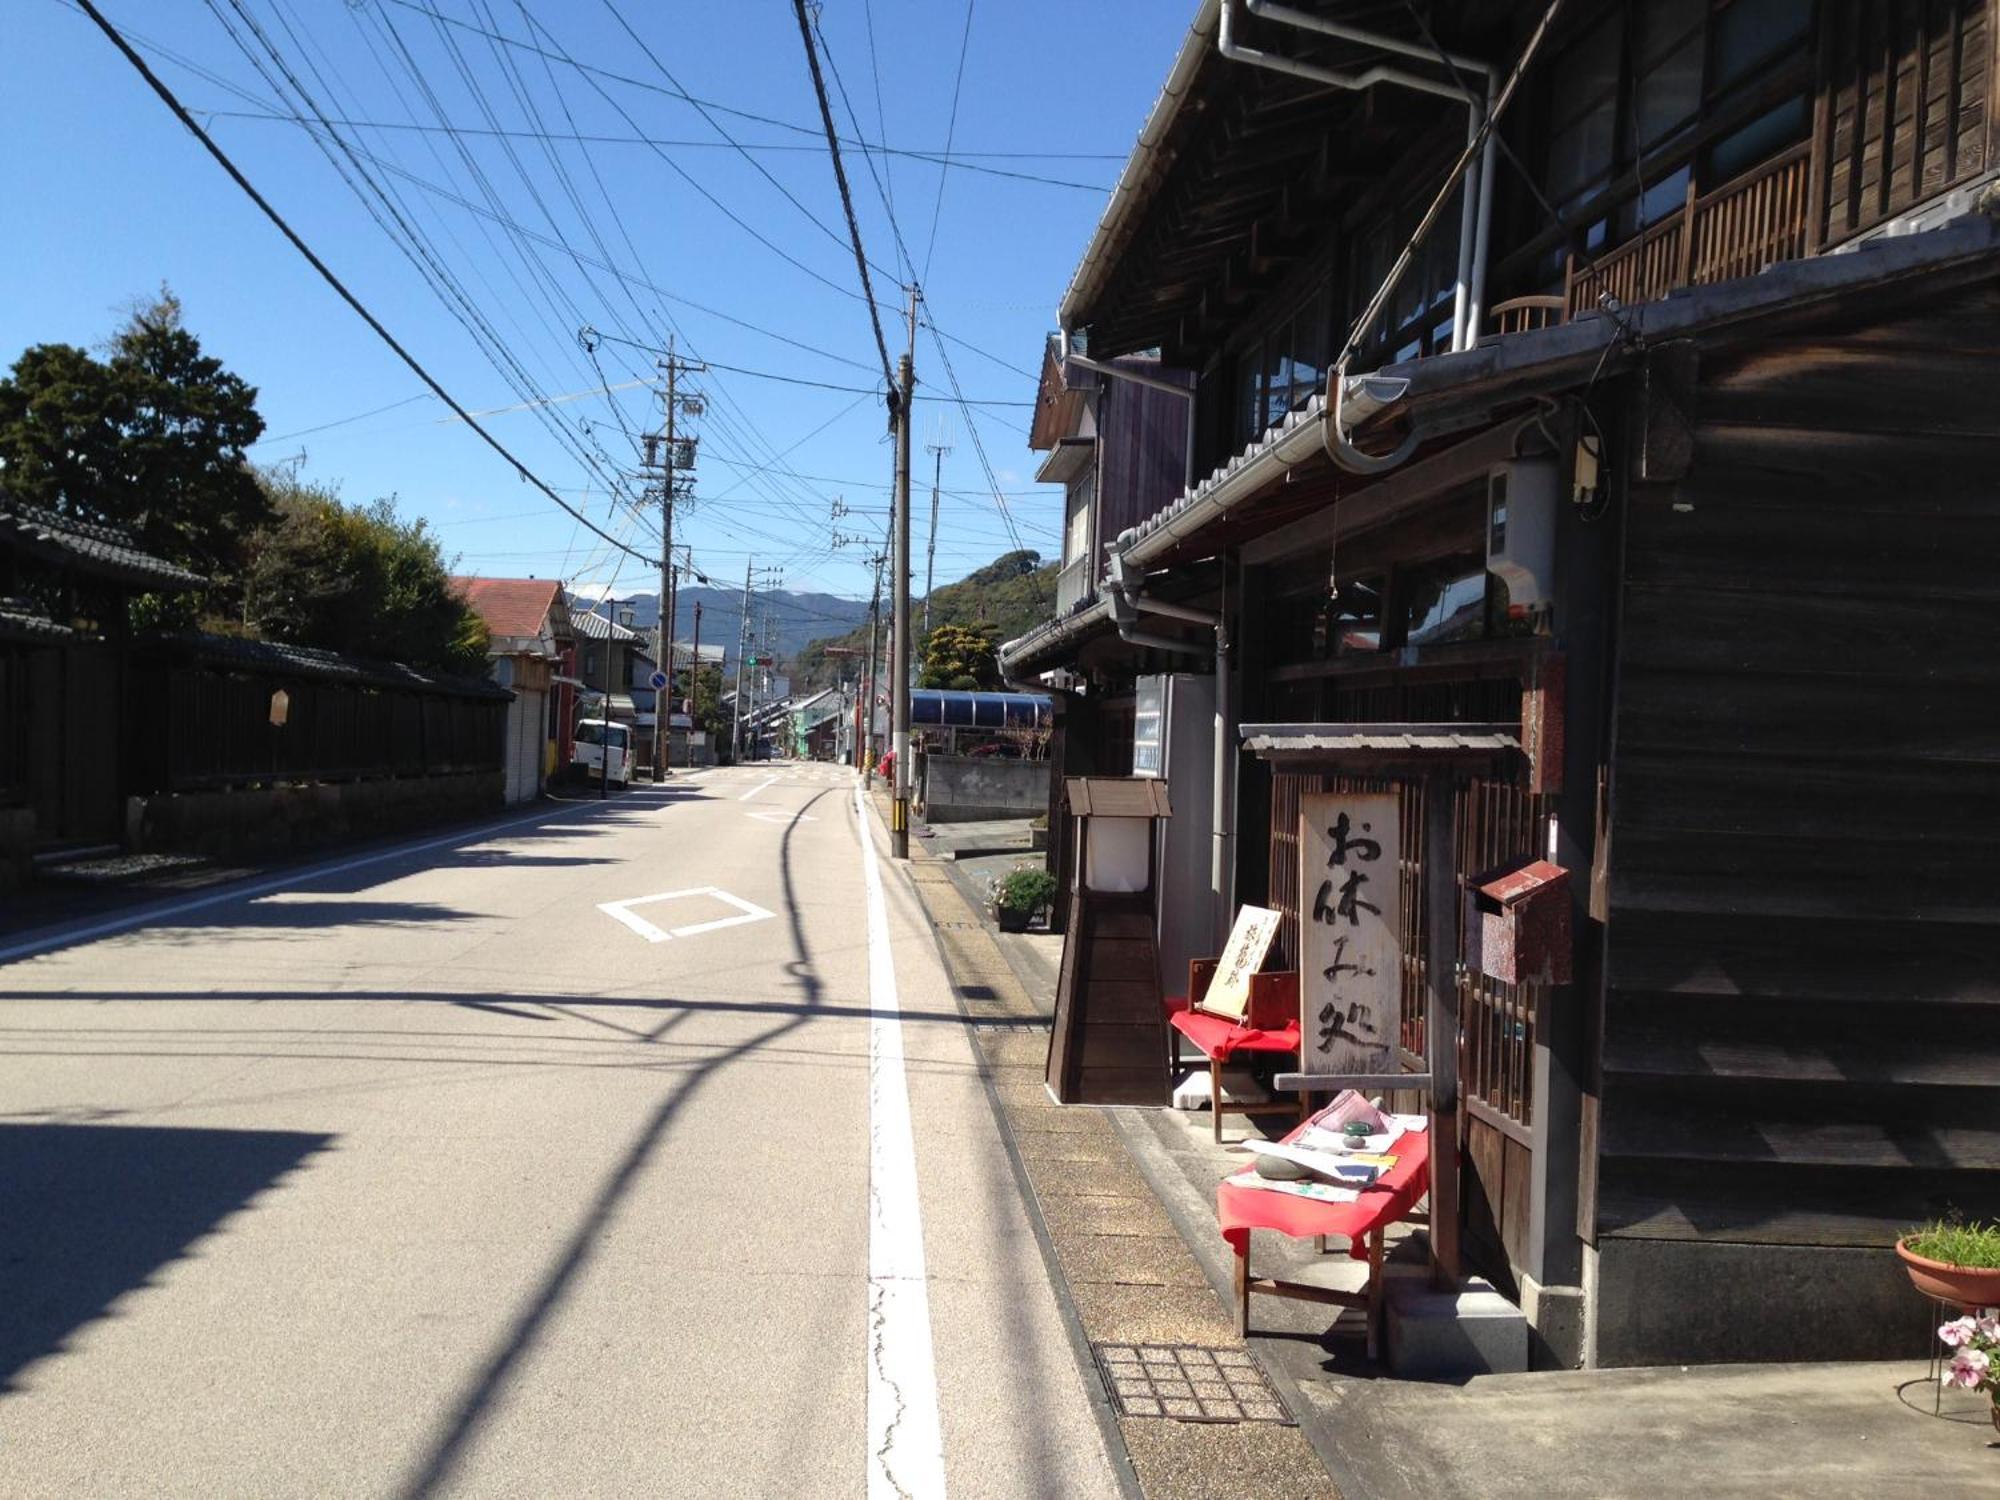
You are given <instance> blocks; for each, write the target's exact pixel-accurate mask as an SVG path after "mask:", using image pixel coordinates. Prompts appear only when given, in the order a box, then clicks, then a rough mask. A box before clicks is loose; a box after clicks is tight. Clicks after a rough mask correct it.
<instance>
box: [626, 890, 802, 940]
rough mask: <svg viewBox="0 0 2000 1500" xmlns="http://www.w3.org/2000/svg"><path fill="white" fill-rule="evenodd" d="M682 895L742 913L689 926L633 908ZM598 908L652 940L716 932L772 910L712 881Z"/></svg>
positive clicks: (768, 915)
mask: <svg viewBox="0 0 2000 1500" xmlns="http://www.w3.org/2000/svg"><path fill="white" fill-rule="evenodd" d="M683 896H706V897H710V898H713V899H714V900H717V901H720V902H721V903H722V904H723V905H724V906H733V907H735V908H736V909H737V911H739V912H740V913H742V915H741V916H735V917H718V918H716V919H715V920H714V921H712V922H696V923H694V924H693V925H692V926H688V927H659V926H656V925H654V924H653V923H651V922H649V921H647V920H646V919H645V918H644V917H642V916H640V915H639V914H638V913H637V912H635V911H634V910H632V908H633V907H635V906H651V905H652V904H653V903H654V902H657V901H675V900H678V899H680V898H681V897H683ZM597 909H598V910H599V911H601V912H603V913H604V915H606V916H607V917H611V918H613V919H615V920H617V921H620V922H623V923H624V924H625V925H626V926H627V927H629V928H631V929H632V930H633V931H634V932H636V933H638V934H639V936H640V937H642V938H644V939H645V940H646V941H647V942H649V943H664V942H666V941H668V940H669V939H671V938H687V937H693V936H695V935H696V934H697V933H702V932H715V931H718V930H719V929H721V928H724V927H741V926H742V925H743V924H744V923H745V922H766V921H769V920H770V919H771V917H772V915H773V913H771V912H768V911H766V910H764V908H763V907H761V906H758V905H756V904H754V903H752V902H749V901H745V900H744V899H743V898H742V897H741V896H732V895H730V894H729V892H727V891H725V890H723V889H721V888H720V887H719V886H713V885H697V886H690V887H689V888H688V889H687V890H684V891H661V892H660V893H659V894H658V895H656V896H632V897H630V898H628V899H626V900H624V901H600V902H599V903H598V904H597Z"/></svg>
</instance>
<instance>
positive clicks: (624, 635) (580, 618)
mask: <svg viewBox="0 0 2000 1500" xmlns="http://www.w3.org/2000/svg"><path fill="white" fill-rule="evenodd" d="M569 618H570V623H571V624H572V625H574V626H575V627H576V633H577V635H578V637H579V638H580V639H582V640H586V641H601V640H603V639H604V638H605V637H607V636H609V637H610V638H611V639H612V640H614V641H643V640H645V637H644V636H643V635H641V634H639V632H638V631H636V630H628V629H626V627H625V626H623V625H620V624H619V623H618V622H617V621H616V620H607V619H605V618H604V616H603V615H598V614H592V613H591V612H590V611H589V610H578V611H577V612H576V613H575V614H573V615H571V616H570V617H569Z"/></svg>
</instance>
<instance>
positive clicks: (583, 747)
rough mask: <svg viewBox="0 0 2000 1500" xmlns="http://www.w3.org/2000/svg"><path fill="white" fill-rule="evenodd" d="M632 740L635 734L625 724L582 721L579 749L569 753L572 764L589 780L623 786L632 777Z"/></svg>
mask: <svg viewBox="0 0 2000 1500" xmlns="http://www.w3.org/2000/svg"><path fill="white" fill-rule="evenodd" d="M631 739H632V731H631V730H629V729H627V728H626V727H625V726H624V725H623V724H613V723H610V722H609V721H608V720H605V719H580V720H578V721H577V726H576V748H575V749H574V750H572V751H570V755H569V763H570V765H571V766H572V767H574V768H576V769H578V770H580V771H582V772H583V774H584V776H585V777H586V778H587V779H588V780H591V781H596V780H598V779H600V778H602V779H604V780H606V781H615V782H617V783H618V785H619V786H620V787H623V786H624V785H625V783H626V782H627V781H628V780H630V779H631V775H632V745H631ZM607 760H608V761H609V762H610V763H609V764H608V765H607V764H606V761H607Z"/></svg>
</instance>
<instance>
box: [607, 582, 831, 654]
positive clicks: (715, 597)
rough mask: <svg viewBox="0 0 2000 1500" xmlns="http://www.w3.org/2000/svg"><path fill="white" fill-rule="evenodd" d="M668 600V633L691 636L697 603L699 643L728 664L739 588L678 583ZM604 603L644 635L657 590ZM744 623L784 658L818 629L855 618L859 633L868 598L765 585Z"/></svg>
mask: <svg viewBox="0 0 2000 1500" xmlns="http://www.w3.org/2000/svg"><path fill="white" fill-rule="evenodd" d="M674 604H675V608H674V621H675V623H674V639H675V640H677V641H692V640H693V639H694V607H695V605H696V604H700V605H701V642H702V644H703V645H704V646H708V645H718V646H721V647H723V648H724V649H725V650H726V651H727V653H728V660H729V661H730V663H731V664H732V665H733V664H734V663H735V661H736V646H737V643H738V641H739V640H740V639H741V638H742V637H741V630H742V626H743V591H742V590H741V589H728V588H715V587H713V586H711V585H704V584H698V583H684V584H682V585H681V587H680V588H679V589H678V590H677V591H676V593H675V598H674ZM570 607H571V608H572V609H576V610H583V609H587V608H589V605H588V604H587V603H586V602H585V601H583V600H581V599H578V598H576V597H575V596H572V597H571V599H570ZM609 609H610V613H611V617H612V618H613V619H615V620H623V619H624V615H623V613H622V611H624V610H627V609H629V610H631V611H632V619H631V626H632V628H633V629H634V630H636V631H638V632H639V633H640V634H641V635H643V636H646V637H648V638H649V639H650V638H651V636H652V634H653V630H654V628H655V627H656V626H657V625H658V623H659V619H660V596H659V595H658V594H657V593H652V594H625V595H621V596H619V597H617V598H615V599H613V600H612V601H611V603H610V606H609ZM597 612H598V613H599V614H604V613H605V612H606V608H605V606H603V605H600V606H598V610H597ZM767 618H768V619H769V621H770V628H769V631H768V633H767V632H766V631H765V628H764V622H765V620H766V619H767ZM750 623H751V627H752V630H753V632H754V644H756V645H759V646H763V645H769V646H770V648H771V649H772V651H773V652H774V653H775V654H776V655H777V656H778V657H780V658H781V659H783V660H785V661H790V660H792V659H793V658H794V657H796V656H797V654H798V653H799V651H800V650H801V649H802V648H803V647H804V646H805V645H806V644H807V642H809V641H813V640H816V639H818V638H819V637H821V636H824V635H828V634H838V633H839V632H841V631H844V630H848V629H851V628H852V627H853V626H854V625H856V624H859V625H860V626H861V627H862V633H863V635H864V636H865V635H866V634H867V625H868V601H867V600H866V599H843V598H841V597H840V596H839V595H838V594H811V593H796V592H793V591H792V590H790V589H767V590H765V591H763V592H761V593H754V594H752V595H751V596H750Z"/></svg>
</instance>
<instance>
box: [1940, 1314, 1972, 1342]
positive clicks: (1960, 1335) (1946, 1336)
mask: <svg viewBox="0 0 2000 1500" xmlns="http://www.w3.org/2000/svg"><path fill="white" fill-rule="evenodd" d="M1977 1328H1978V1325H1977V1324H1975V1323H1974V1322H1973V1321H1972V1319H1971V1318H1954V1319H1953V1320H1952V1321H1951V1322H1949V1323H1947V1324H1945V1325H1944V1327H1942V1328H1940V1329H1939V1330H1938V1337H1939V1338H1940V1339H1941V1340H1943V1341H1944V1343H1945V1344H1946V1345H1947V1346H1949V1347H1950V1348H1953V1349H1960V1348H1963V1347H1964V1346H1965V1345H1967V1344H1969V1343H1971V1342H1972V1335H1973V1334H1974V1333H1975V1332H1976V1331H1977Z"/></svg>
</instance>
